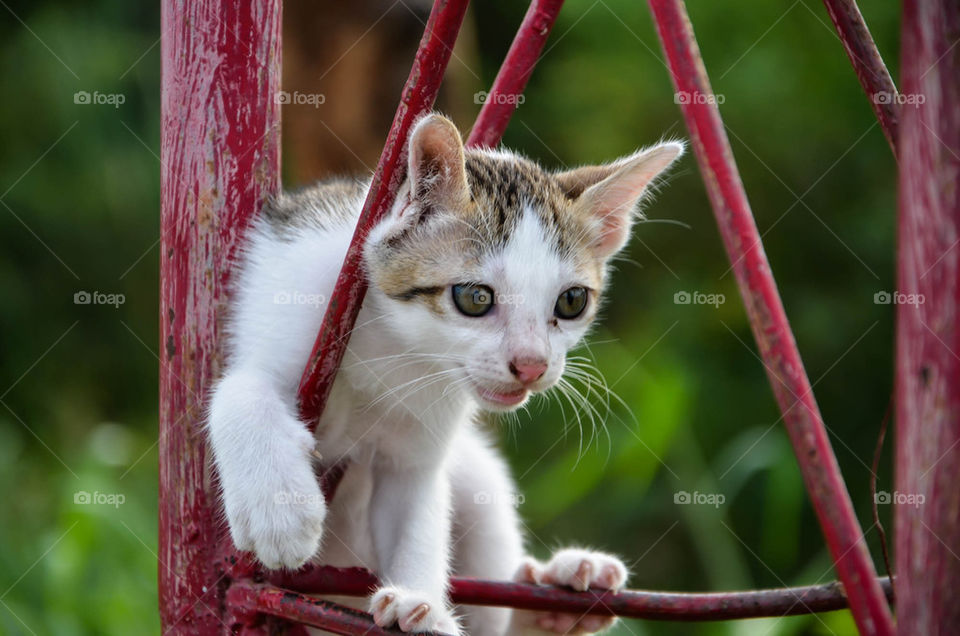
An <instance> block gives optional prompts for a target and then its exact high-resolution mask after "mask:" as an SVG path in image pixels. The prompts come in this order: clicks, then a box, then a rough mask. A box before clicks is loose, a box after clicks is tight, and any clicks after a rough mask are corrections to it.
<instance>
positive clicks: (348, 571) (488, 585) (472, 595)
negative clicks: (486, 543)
mask: <svg viewBox="0 0 960 636" xmlns="http://www.w3.org/2000/svg"><path fill="white" fill-rule="evenodd" d="M270 581H271V583H273V584H274V585H276V586H278V587H279V588H287V589H291V590H296V591H298V592H301V593H306V594H337V595H341V596H366V595H368V594H370V593H371V592H372V591H373V590H375V589H376V588H377V586H378V585H379V582H378V581H377V577H376V576H375V575H374V574H373V573H372V572H370V571H369V570H365V569H363V568H333V567H311V568H307V569H306V570H304V571H302V572H298V573H296V574H295V575H292V574H284V573H274V574H273V575H271V577H270ZM880 583H881V585H883V587H884V589H885V591H886V593H887V594H888V596H889V590H890V583H889V580H888V579H887V578H886V577H884V578H883V579H882V581H881V582H880ZM450 597H451V599H452V600H453V602H454V603H459V604H464V605H497V606H502V607H515V608H520V609H529V610H540V611H560V612H573V613H578V614H601V615H606V616H614V615H615V616H623V617H628V618H642V619H649V620H669V621H718V620H728V619H738V618H759V617H763V616H785V615H790V616H794V615H799V614H810V613H813V612H830V611H834V610H839V609H844V608H846V607H847V606H848V605H847V599H846V596H845V595H844V593H843V589H842V587H841V586H840V584H839V583H829V584H826V585H812V586H804V587H791V588H782V589H772V590H751V591H747V592H720V593H707V594H692V593H678V592H646V591H634V590H628V591H622V592H616V593H614V592H594V591H587V592H574V591H572V590H567V589H564V588H559V587H548V586H543V585H531V584H527V583H507V582H503V581H481V580H478V579H465V578H457V577H454V578H453V579H451V581H450Z"/></svg>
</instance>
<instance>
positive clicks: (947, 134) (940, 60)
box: [894, 0, 960, 636]
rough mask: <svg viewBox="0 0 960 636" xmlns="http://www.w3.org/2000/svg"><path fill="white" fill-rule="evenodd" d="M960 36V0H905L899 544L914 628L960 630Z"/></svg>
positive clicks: (904, 614) (901, 599)
mask: <svg viewBox="0 0 960 636" xmlns="http://www.w3.org/2000/svg"><path fill="white" fill-rule="evenodd" d="M958 38H960V5H958V3H957V2H956V0H924V1H923V2H920V1H918V0H908V1H907V2H905V3H904V14H903V24H902V40H903V46H902V58H903V59H902V65H901V66H902V69H903V71H902V72H903V92H904V94H905V95H907V96H910V97H914V98H919V97H921V96H922V98H923V99H922V100H920V99H914V100H913V103H912V104H911V103H907V104H904V105H903V107H902V109H901V118H902V119H901V124H900V145H899V147H900V216H899V223H898V242H899V254H898V259H897V289H896V293H898V294H900V295H901V298H904V297H905V298H906V302H901V303H898V304H897V306H896V311H897V366H896V373H897V375H896V425H897V444H896V449H897V450H896V491H895V493H894V496H895V497H897V501H894V503H895V504H897V505H895V506H894V534H895V541H896V549H895V550H894V552H895V553H896V571H897V622H898V627H899V633H900V634H903V635H908V634H909V635H911V636H912V635H913V634H931V635H944V634H956V633H958V630H960V603H957V598H956V597H957V590H960V559H958V558H957V555H958V554H960V488H958V487H957V482H958V475H960V109H958V104H960V47H958V46H957V39H958ZM921 101H922V103H919V102H921ZM911 295H912V296H913V300H914V301H916V302H911V301H910V299H911Z"/></svg>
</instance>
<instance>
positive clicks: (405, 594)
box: [370, 459, 460, 634]
mask: <svg viewBox="0 0 960 636" xmlns="http://www.w3.org/2000/svg"><path fill="white" fill-rule="evenodd" d="M389 461H390V460H389V459H386V460H384V461H382V462H381V465H379V466H378V467H377V469H376V477H375V484H374V489H373V496H372V499H371V502H370V514H371V519H370V521H371V525H372V530H373V539H374V547H375V549H376V552H377V557H378V561H379V563H380V576H381V581H382V582H383V587H381V588H380V589H379V590H377V591H376V592H375V593H374V594H373V596H372V597H371V599H370V611H371V612H372V613H373V618H374V621H375V622H376V623H377V624H378V625H380V626H381V627H388V626H391V625H393V624H397V625H398V626H399V627H400V629H401V630H403V631H405V632H422V631H428V630H436V631H440V632H444V633H447V634H460V629H459V626H458V625H457V621H456V619H455V618H454V616H453V613H452V612H451V611H450V608H449V604H448V603H447V599H446V589H447V582H448V576H449V575H448V567H449V552H450V483H449V480H448V478H447V475H446V471H445V469H444V468H443V467H442V464H441V463H440V462H438V464H440V465H438V466H429V467H428V466H417V467H402V468H400V467H394V466H390V465H389Z"/></svg>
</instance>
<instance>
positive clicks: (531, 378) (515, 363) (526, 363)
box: [510, 358, 547, 384]
mask: <svg viewBox="0 0 960 636" xmlns="http://www.w3.org/2000/svg"><path fill="white" fill-rule="evenodd" d="M546 372H547V361H546V360H543V359H540V358H514V359H513V360H511V361H510V373H512V374H513V376H514V377H515V378H517V379H518V380H520V381H521V382H523V383H524V384H530V383H531V382H536V381H537V380H539V379H540V378H542V377H543V374H544V373H546Z"/></svg>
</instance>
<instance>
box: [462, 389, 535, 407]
mask: <svg viewBox="0 0 960 636" xmlns="http://www.w3.org/2000/svg"><path fill="white" fill-rule="evenodd" d="M474 386H475V388H476V391H477V395H478V396H480V399H481V400H483V401H484V402H486V403H488V404H494V405H496V406H499V407H500V408H512V407H515V406H519V405H521V404H523V402H524V401H525V400H526V399H527V394H528V393H529V391H528V390H527V389H524V388H520V389H516V390H513V391H494V390H492V389H487V388H484V387H482V386H479V385H474Z"/></svg>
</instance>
